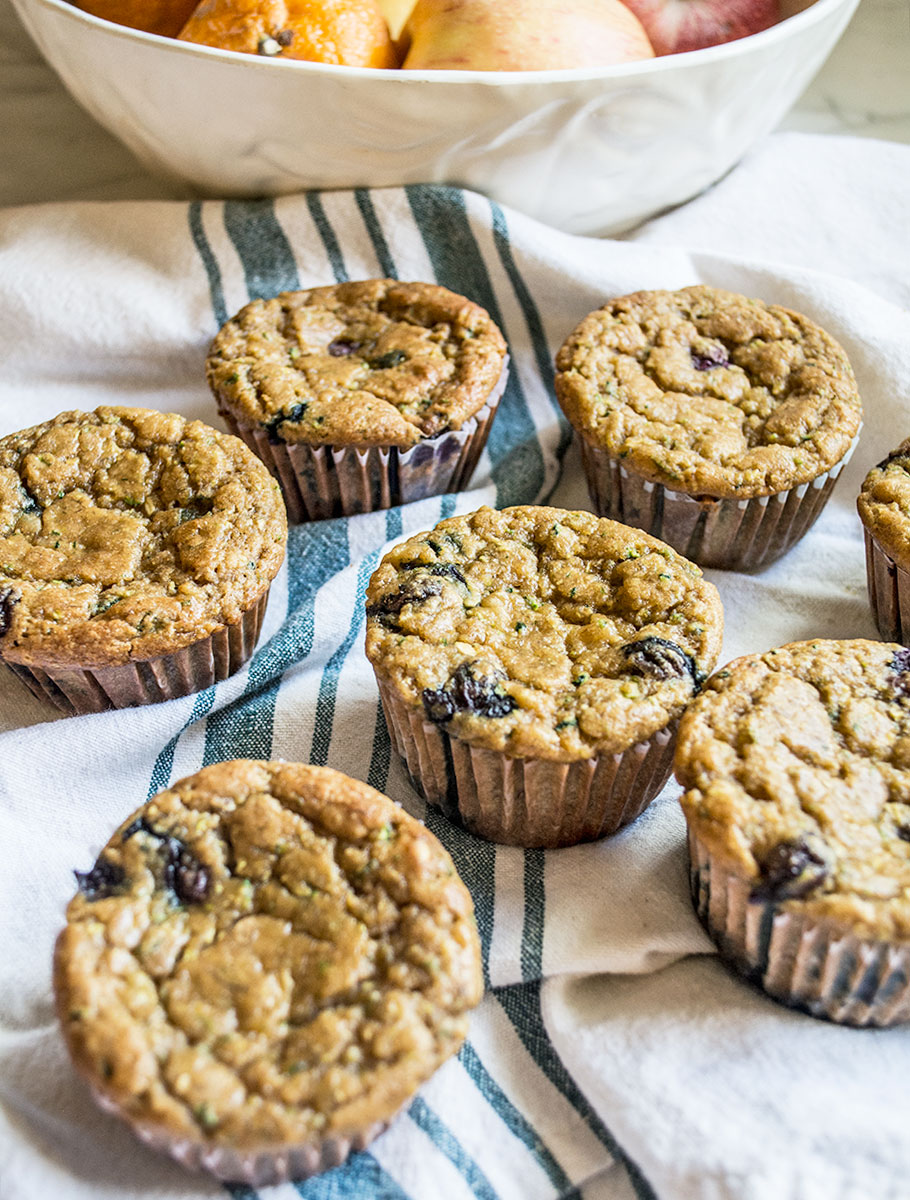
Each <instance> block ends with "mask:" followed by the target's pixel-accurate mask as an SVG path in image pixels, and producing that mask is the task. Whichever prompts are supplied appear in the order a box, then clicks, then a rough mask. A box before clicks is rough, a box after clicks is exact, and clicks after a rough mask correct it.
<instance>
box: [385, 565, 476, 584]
mask: <svg viewBox="0 0 910 1200" xmlns="http://www.w3.org/2000/svg"><path fill="white" fill-rule="evenodd" d="M398 569H399V571H426V573H427V574H428V575H439V576H440V577H441V578H443V579H454V580H455V582H456V583H460V584H462V586H463V587H467V586H468V581H467V580H466V579H465V577H464V575H463V574H462V573H461V571H460V570H459V568H458V567H456V566H455V564H454V563H422V562H419V561H418V560H417V559H414V560H412V561H411V562H406V563H399V564H398Z"/></svg>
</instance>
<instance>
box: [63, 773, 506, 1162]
mask: <svg viewBox="0 0 910 1200" xmlns="http://www.w3.org/2000/svg"><path fill="white" fill-rule="evenodd" d="M77 879H78V882H79V892H78V894H77V895H76V896H75V897H74V899H73V900H72V901H71V902H70V904H69V907H68V909H67V925H66V927H65V929H64V930H63V932H62V933H61V935H60V937H59V939H58V942H57V948H56V952H55V960H54V981H55V991H56V1000H57V1009H58V1014H59V1017H60V1020H61V1023H62V1026H63V1030H64V1034H65V1037H66V1040H67V1043H68V1046H69V1049H70V1052H71V1054H72V1055H73V1058H74V1060H75V1062H76V1064H77V1066H78V1067H79V1068H80V1069H81V1070H82V1071H83V1072H84V1073H85V1074H86V1075H87V1076H88V1077H89V1079H90V1080H91V1082H92V1083H93V1085H94V1087H95V1088H96V1089H97V1090H99V1091H100V1092H101V1093H102V1094H103V1095H104V1096H106V1097H107V1098H108V1099H110V1100H113V1101H114V1103H115V1104H116V1105H117V1106H118V1108H119V1109H120V1110H121V1111H122V1114H123V1115H124V1116H125V1117H126V1118H127V1119H129V1120H134V1121H137V1122H145V1123H152V1124H154V1125H156V1126H158V1127H163V1128H164V1129H167V1130H168V1131H170V1132H171V1133H172V1134H176V1135H186V1136H189V1137H191V1138H194V1139H196V1140H198V1139H202V1138H204V1139H210V1140H211V1141H212V1142H214V1143H216V1144H223V1145H230V1146H231V1147H234V1148H237V1149H244V1148H251V1149H254V1148H259V1147H262V1148H268V1147H270V1146H276V1147H280V1146H281V1145H284V1144H286V1143H306V1142H308V1141H309V1140H310V1139H315V1140H318V1139H319V1138H321V1137H322V1136H324V1135H328V1134H348V1133H356V1132H358V1131H362V1130H364V1129H365V1128H366V1127H368V1126H370V1125H372V1124H373V1123H375V1122H381V1121H384V1120H386V1119H388V1118H390V1117H391V1116H392V1115H393V1114H394V1113H395V1112H396V1111H397V1109H398V1108H399V1107H400V1106H401V1104H402V1103H403V1102H404V1101H405V1100H407V1099H408V1098H409V1097H410V1095H411V1094H412V1092H413V1091H414V1090H415V1089H416V1088H417V1087H418V1086H419V1084H420V1083H422V1082H423V1081H424V1080H425V1079H427V1078H428V1077H429V1076H430V1075H431V1074H432V1072H433V1071H434V1070H435V1069H436V1068H437V1067H438V1066H439V1065H440V1064H441V1063H442V1062H443V1061H444V1060H445V1059H446V1058H448V1057H449V1055H451V1054H453V1053H454V1052H455V1051H456V1050H457V1049H458V1047H459V1046H460V1044H461V1042H462V1040H463V1038H464V1036H465V1033H466V1029H467V1012H468V1010H469V1009H471V1008H472V1007H473V1006H474V1005H476V1004H477V1003H478V1001H479V1000H480V997H481V993H482V980H481V972H480V953H479V944H478V938H477V930H476V926H475V923H474V916H473V906H472V903H471V898H470V895H469V893H468V891H467V889H466V888H465V886H464V884H463V883H462V882H461V880H460V879H459V878H458V875H457V874H456V872H455V868H454V866H453V865H452V860H451V858H450V857H449V855H448V853H447V852H446V851H445V849H444V848H443V847H442V845H441V844H440V843H439V842H438V841H437V839H436V838H435V837H434V836H433V834H431V833H430V832H429V830H427V829H426V828H425V827H424V826H423V825H422V824H421V823H420V822H419V821H416V820H414V818H412V817H410V816H409V815H408V814H407V813H406V812H405V811H404V810H403V809H402V808H401V807H400V806H399V805H397V804H395V803H393V802H392V801H391V800H389V799H388V798H387V797H386V796H383V795H382V794H381V793H379V792H377V791H375V790H374V789H373V788H371V787H368V786H367V785H366V784H364V783H360V782H359V781H357V780H354V779H350V778H348V777H347V776H346V775H342V774H341V773H340V772H338V771H332V770H329V769H327V768H324V767H312V766H304V765H302V764H299V763H274V762H272V763H269V762H257V761H252V760H238V761H234V762H225V763H218V764H216V765H215V766H211V767H206V768H205V769H203V770H202V771H200V772H198V773H197V774H196V775H192V776H190V777H188V778H187V779H183V780H181V781H180V782H179V783H177V784H175V785H174V786H173V787H171V788H169V789H168V790H167V791H165V792H161V793H160V794H159V795H157V796H155V797H153V798H152V799H151V800H150V801H148V803H147V804H145V805H144V806H143V807H142V808H140V809H139V810H138V811H137V812H135V813H133V815H132V816H130V817H129V818H128V819H127V820H126V821H125V822H124V824H123V825H122V826H121V827H120V829H119V830H118V831H117V833H115V834H114V836H113V837H112V838H111V840H110V841H109V842H108V844H107V845H106V846H105V848H104V849H103V850H102V851H101V854H100V855H99V857H98V860H97V862H96V863H95V865H94V866H93V867H92V868H91V869H90V870H89V871H86V872H85V873H78V872H77Z"/></svg>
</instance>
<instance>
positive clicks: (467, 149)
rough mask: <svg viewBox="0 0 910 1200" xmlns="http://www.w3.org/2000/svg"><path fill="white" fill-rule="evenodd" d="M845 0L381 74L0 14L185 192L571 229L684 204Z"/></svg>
mask: <svg viewBox="0 0 910 1200" xmlns="http://www.w3.org/2000/svg"><path fill="white" fill-rule="evenodd" d="M857 3H858V0H815V3H811V0H784V10H785V11H786V12H789V13H790V14H792V15H790V16H788V17H787V18H786V19H785V20H784V21H782V22H781V23H780V24H778V25H775V26H774V27H773V28H771V29H767V30H764V31H763V32H762V33H757V34H753V35H752V36H751V37H748V38H742V39H741V40H739V41H736V42H729V43H728V44H726V45H724V46H713V47H711V48H709V49H707V50H696V51H693V52H691V53H688V54H677V55H672V56H668V57H664V58H657V59H649V60H647V61H645V62H636V63H628V64H624V65H622V66H617V67H604V68H601V69H600V70H588V69H585V70H580V71H533V72H508V73H507V72H482V71H477V72H471V71H391V70H373V69H368V68H363V67H336V66H327V65H323V64H320V63H305V62H293V61H287V60H283V61H282V60H273V59H261V58H256V57H255V56H252V55H244V54H237V53H234V52H232V51H225V50H215V49H211V48H210V47H207V46H196V45H191V44H189V43H186V42H178V41H174V40H171V39H168V38H160V37H155V36H153V35H152V34H147V33H139V32H137V31H136V30H133V29H126V28H124V27H122V26H119V25H112V24H110V23H109V22H107V21H102V20H99V19H98V18H96V17H92V16H89V15H88V14H87V13H84V12H81V11H80V10H79V9H76V8H73V7H72V6H71V5H70V4H68V3H66V0H13V4H14V5H15V8H16V10H17V11H18V13H19V16H20V17H21V19H22V21H23V23H24V24H25V26H26V28H27V29H28V30H29V31H30V33H31V34H32V36H33V38H34V39H35V41H36V43H37V44H38V46H39V47H40V49H41V51H42V52H43V54H44V56H45V57H46V58H47V60H48V62H49V63H50V64H51V66H52V67H54V69H55V70H56V71H57V73H58V74H59V75H60V77H61V79H62V80H63V82H64V83H65V84H66V86H67V87H68V88H69V90H70V92H72V94H73V96H74V97H75V98H76V99H77V100H78V101H79V102H80V103H81V104H82V105H84V107H85V108H87V109H88V111H89V112H90V113H92V115H93V116H95V117H96V118H97V119H98V120H99V121H100V122H101V124H102V125H104V126H106V127H107V128H108V129H109V130H110V131H111V132H112V133H114V134H115V135H116V136H117V137H119V138H120V139H121V140H122V141H123V142H125V143H126V145H127V146H129V147H130V149H131V150H133V151H134V153H135V154H136V155H138V157H139V158H140V159H141V160H142V161H143V162H144V163H145V164H146V165H147V166H149V167H151V168H152V169H154V170H155V171H157V172H159V173H162V174H165V175H168V176H170V177H172V178H177V179H179V180H182V181H184V182H185V183H187V184H189V185H191V186H192V188H193V189H194V190H196V191H198V192H201V193H203V194H208V195H219V196H261V195H279V194H282V193H286V192H294V191H299V190H301V189H306V188H348V187H357V186H370V187H383V186H386V185H395V184H407V183H434V182H438V183H455V184H460V185H462V186H464V187H468V188H472V189H474V190H476V191H479V192H484V193H486V194H487V195H489V196H491V197H492V198H493V199H495V200H497V201H499V202H500V203H503V204H507V205H511V206H512V207H514V208H517V209H519V210H521V211H522V212H525V213H528V214H530V215H531V216H534V217H537V218H539V219H540V220H542V221H545V222H547V223H549V224H551V225H554V226H556V227H557V228H560V229H564V230H567V231H568V232H570V233H584V234H612V233H618V232H621V231H622V230H624V229H628V228H631V227H632V226H633V225H635V224H637V223H638V222H640V221H642V220H644V219H646V218H647V217H649V216H652V215H653V214H654V213H656V212H659V211H660V210H662V209H664V208H667V207H669V206H671V205H674V204H678V203H680V202H681V201H683V200H688V199H689V198H690V197H692V196H694V195H696V194H697V193H698V192H700V191H701V190H702V189H703V188H705V187H707V186H708V185H709V184H711V183H713V182H714V181H715V180H716V179H719V178H720V176H721V175H723V174H724V173H725V172H726V171H727V170H729V168H730V167H731V166H733V164H734V163H736V162H737V161H738V160H739V159H740V158H741V157H742V155H743V154H744V153H745V152H746V150H748V148H749V147H750V146H751V145H752V143H753V142H755V141H756V140H757V139H758V138H759V137H762V136H763V135H764V134H765V133H767V132H768V131H769V130H771V129H772V128H773V127H774V126H775V125H776V124H777V122H778V121H779V120H780V118H781V117H782V116H783V115H784V113H785V112H786V111H787V109H788V108H789V107H790V105H791V104H792V103H793V102H794V100H795V99H796V98H797V97H798V96H799V94H800V93H801V92H802V90H803V88H804V87H805V86H806V84H807V83H808V82H809V80H810V79H811V78H812V76H813V75H814V74H815V72H816V71H817V70H818V68H819V67H820V66H821V64H822V63H823V62H824V60H825V58H826V56H827V55H828V53H829V52H830V50H831V49H832V47H833V46H834V44H835V42H836V41H837V39H838V37H839V36H840V34H841V33H842V32H843V30H844V27H845V26H846V24H847V22H848V20H849V19H850V17H851V15H852V13H853V11H854V9H855V8H856V6H857Z"/></svg>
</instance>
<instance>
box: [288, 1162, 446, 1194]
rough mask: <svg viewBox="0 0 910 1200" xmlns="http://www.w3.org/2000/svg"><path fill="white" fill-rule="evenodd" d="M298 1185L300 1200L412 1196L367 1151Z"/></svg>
mask: <svg viewBox="0 0 910 1200" xmlns="http://www.w3.org/2000/svg"><path fill="white" fill-rule="evenodd" d="M295 1186H296V1188H297V1191H298V1193H299V1194H300V1197H301V1200H411V1197H410V1196H409V1195H408V1193H407V1192H406V1191H404V1190H403V1189H402V1188H401V1187H399V1186H398V1184H397V1183H396V1182H395V1180H394V1179H393V1178H392V1176H391V1175H389V1173H388V1172H387V1171H384V1170H383V1169H382V1167H381V1166H380V1165H379V1163H378V1162H377V1161H376V1159H375V1158H374V1157H373V1155H372V1154H370V1153H368V1152H364V1153H362V1154H354V1155H352V1156H351V1157H350V1158H349V1159H348V1161H347V1162H346V1163H345V1164H344V1166H343V1167H337V1168H336V1169H335V1170H334V1171H327V1172H326V1173H325V1175H317V1176H315V1177H314V1178H313V1179H307V1180H306V1181H305V1182H303V1183H298V1184H296V1185H295ZM414 1200H424V1198H423V1197H414Z"/></svg>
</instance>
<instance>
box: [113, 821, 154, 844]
mask: <svg viewBox="0 0 910 1200" xmlns="http://www.w3.org/2000/svg"><path fill="white" fill-rule="evenodd" d="M137 833H150V834H151V835H152V837H156V838H162V837H164V836H165V835H164V834H163V833H158V832H157V831H156V830H154V829H153V828H152V827H151V825H149V823H148V821H147V820H146V819H145V817H137V818H136V820H135V821H130V823H129V825H127V827H126V829H124V831H123V833H121V835H120V840H121V841H122V842H125V841H128V840H129V839H130V838H131V837H135V835H136V834H137Z"/></svg>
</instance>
